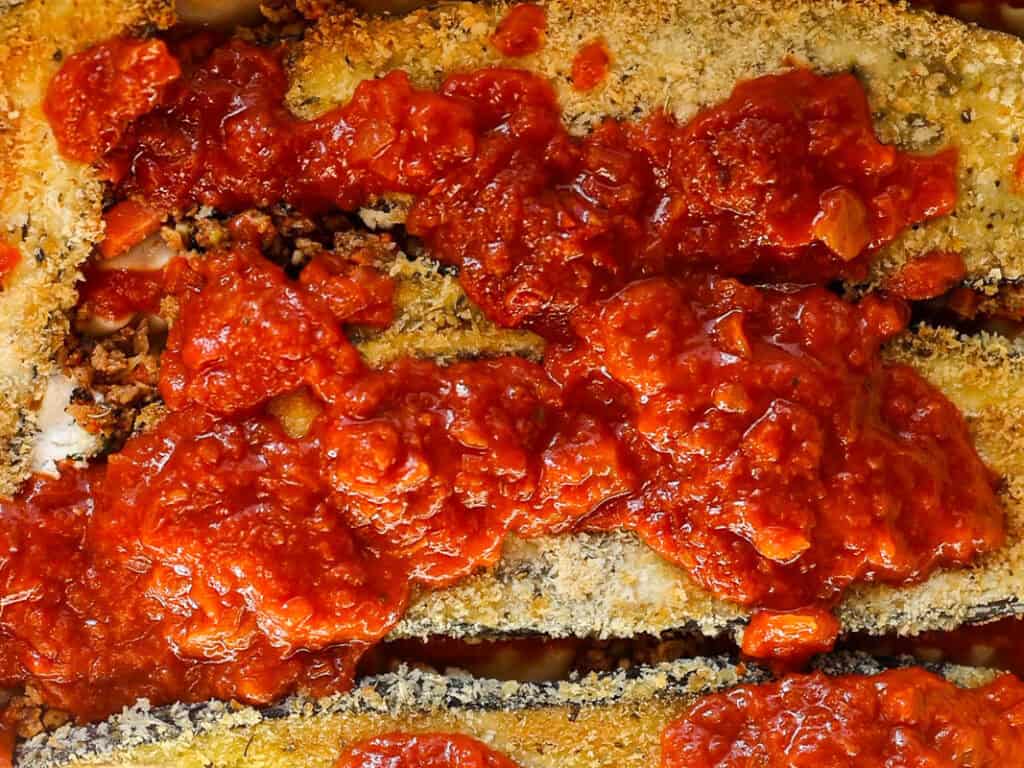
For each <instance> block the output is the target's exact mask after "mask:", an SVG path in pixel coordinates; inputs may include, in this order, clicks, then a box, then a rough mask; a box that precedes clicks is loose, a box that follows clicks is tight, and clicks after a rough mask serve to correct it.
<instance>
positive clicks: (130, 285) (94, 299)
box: [78, 264, 164, 320]
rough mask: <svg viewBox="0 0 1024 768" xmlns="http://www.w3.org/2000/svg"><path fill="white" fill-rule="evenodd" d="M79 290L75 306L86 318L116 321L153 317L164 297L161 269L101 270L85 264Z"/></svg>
mask: <svg viewBox="0 0 1024 768" xmlns="http://www.w3.org/2000/svg"><path fill="white" fill-rule="evenodd" d="M82 277H83V281H82V283H81V285H80V286H79V290H78V306H79V307H81V308H82V310H84V311H85V312H86V313H88V314H89V315H93V316H96V317H101V318H105V319H107V320H119V319H123V318H125V317H128V318H130V317H131V316H132V315H135V314H140V313H149V314H152V313H155V312H156V311H157V310H159V309H160V298H161V297H162V296H163V295H164V271H163V270H162V269H154V270H137V269H101V268H99V267H97V266H96V265H95V264H86V265H85V267H84V268H83V270H82Z"/></svg>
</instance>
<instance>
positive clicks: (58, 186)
mask: <svg viewBox="0 0 1024 768" xmlns="http://www.w3.org/2000/svg"><path fill="white" fill-rule="evenodd" d="M172 6H173V2H172V0H109V1H105V2H103V3H102V4H97V3H96V2H91V1H90V0H29V1H28V2H24V3H21V4H19V5H15V6H13V7H11V8H8V9H3V8H0V240H3V241H6V242H7V243H9V244H11V245H14V246H16V247H17V248H18V250H19V251H20V252H21V263H20V265H19V266H18V267H17V269H16V270H15V271H14V273H13V274H12V275H10V277H9V278H8V279H7V281H6V285H5V287H4V288H3V289H2V290H0V495H9V494H12V493H13V492H14V491H15V489H16V488H17V484H18V483H19V482H20V481H21V479H22V478H23V477H24V476H25V474H26V473H27V471H28V460H29V455H30V453H31V449H32V438H33V436H34V434H35V423H34V409H33V407H32V406H33V404H34V403H35V402H36V401H37V400H38V399H39V398H40V397H41V395H42V389H43V386H44V385H45V382H46V377H47V376H48V375H49V374H50V373H51V372H52V371H53V363H52V358H53V354H54V352H55V351H56V350H57V349H59V348H60V346H61V344H62V343H63V339H64V336H65V334H66V333H67V327H68V326H67V317H66V310H67V309H69V308H70V307H71V306H72V305H73V304H74V301H75V291H74V283H75V280H76V278H77V276H78V266H79V264H81V263H82V261H84V260H85V258H86V256H87V255H88V254H89V251H90V249H91V247H92V244H93V243H94V242H96V240H98V239H99V237H100V236H101V234H102V222H101V219H100V204H101V188H100V184H99V182H98V181H97V180H96V178H95V175H94V174H93V173H92V171H91V170H90V169H89V168H87V167H86V166H83V165H82V164H80V163H75V162H70V161H65V160H63V159H62V158H61V157H60V154H59V153H58V152H57V147H56V144H55V142H54V139H53V134H52V133H51V132H50V128H49V125H48V124H47V121H46V117H45V116H44V115H43V113H42V109H41V106H40V105H41V102H42V100H43V97H44V95H45V93H46V86H47V84H48V83H49V81H50V78H51V77H52V76H53V73H54V72H56V71H57V69H58V68H59V67H60V62H61V61H63V59H64V58H65V57H66V56H69V55H71V54H73V53H75V52H77V51H80V50H82V49H84V48H87V47H88V46H90V45H92V44H94V43H96V42H98V41H100V40H105V39H107V38H109V37H111V36H112V35H116V34H118V33H120V32H123V31H125V30H129V29H131V30H136V29H141V28H142V27H144V26H146V25H156V26H168V25H170V24H171V23H172V22H173V12H172Z"/></svg>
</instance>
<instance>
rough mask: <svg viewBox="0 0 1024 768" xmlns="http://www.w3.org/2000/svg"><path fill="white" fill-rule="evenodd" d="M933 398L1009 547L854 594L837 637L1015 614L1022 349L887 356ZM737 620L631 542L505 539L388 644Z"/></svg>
mask: <svg viewBox="0 0 1024 768" xmlns="http://www.w3.org/2000/svg"><path fill="white" fill-rule="evenodd" d="M885 357H886V358H887V359H888V360H890V361H891V362H899V363H906V364H908V365H910V366H912V367H913V368H915V369H916V370H917V371H918V372H920V373H921V374H922V375H923V376H924V377H925V378H926V379H927V380H928V381H930V382H931V383H932V384H933V385H935V386H936V387H938V388H939V389H940V390H941V391H943V392H944V393H945V394H946V395H947V396H948V397H949V398H950V400H952V402H953V403H955V404H956V406H957V407H958V408H959V409H960V410H961V412H962V413H963V414H964V416H965V417H966V419H967V422H968V425H969V428H970V431H971V434H972V436H973V438H974V442H975V445H976V446H977V448H978V452H979V453H980V454H981V457H982V459H984V461H985V462H986V464H988V466H989V467H990V468H991V469H992V470H994V471H995V472H996V473H997V474H998V475H999V476H1000V477H1001V478H1002V487H1001V489H1000V499H1001V501H1002V504H1003V506H1004V508H1005V510H1006V516H1007V534H1008V535H1007V544H1006V546H1004V547H1003V548H1002V549H1000V550H999V551H998V552H995V553H993V554H991V555H988V556H986V557H983V558H981V559H980V560H979V561H978V562H977V563H976V564H975V565H974V566H973V567H971V568H963V569H950V570H946V571H940V572H937V573H935V574H933V575H932V576H931V577H930V578H929V579H927V580H926V581H924V582H923V583H921V584H917V585H913V586H907V587H892V586H859V587H856V588H854V589H852V590H851V591H850V592H849V593H848V594H847V596H846V597H845V599H844V600H843V601H842V603H840V605H839V606H838V607H837V613H838V615H839V618H840V619H841V621H842V625H843V629H844V631H847V632H866V633H869V634H885V633H898V634H913V633H917V632H921V631H924V630H926V629H951V628H953V627H955V626H958V625H960V624H963V623H966V622H977V621H987V620H991V619H995V618H999V617H1002V616H1009V615H1015V614H1020V613H1024V345H1021V344H1020V343H1015V342H1012V341H1010V340H1009V339H1007V338H1006V337H1002V336H995V335H990V334H979V335H977V336H968V337H963V336H959V335H958V334H957V333H956V332H954V331H952V330H949V329H935V328H929V327H921V328H919V329H918V330H916V331H915V332H911V333H907V334H905V335H904V336H902V337H901V338H899V339H898V340H896V341H895V342H894V343H892V344H890V345H889V347H888V348H887V349H886V350H885ZM746 615H747V612H746V611H744V610H743V609H742V608H741V607H739V606H737V605H735V604H732V603H728V602H726V601H723V600H717V599H715V598H714V597H712V596H711V595H710V594H709V593H708V592H707V591H705V590H704V589H702V588H701V587H699V586H698V585H697V584H695V583H694V582H693V580H692V579H690V578H689V576H688V575H687V574H686V573H685V572H684V571H683V570H682V569H680V568H677V567H675V566H673V565H672V564H670V563H669V562H667V561H666V560H664V559H663V558H662V557H660V556H659V555H657V554H656V553H655V552H653V551H652V550H651V549H650V548H649V547H648V546H647V545H646V544H644V543H643V542H641V541H640V540H639V539H637V538H636V537H635V536H633V535H632V534H629V533H611V534H604V533H602V534H574V535H562V536H554V537H546V538H539V539H533V540H528V541H524V540H519V539H514V538H513V539H511V540H509V541H508V542H507V543H506V545H505V549H504V552H503V555H502V560H501V562H500V563H499V564H498V565H497V567H496V568H495V569H493V570H491V571H488V572H485V573H482V574H479V575H477V576H474V577H471V578H469V579H467V580H465V581H463V582H461V583H459V584H457V585H456V586H454V587H451V588H449V589H446V590H443V591H438V592H425V593H422V594H420V595H419V596H418V597H417V599H416V600H415V601H414V603H413V605H412V607H411V609H410V610H409V612H408V613H407V614H406V616H405V618H404V619H403V620H402V622H401V624H399V626H398V627H397V628H396V630H395V632H394V634H393V637H409V636H428V635H454V636H473V635H503V634H508V635H516V634H524V633H525V634H531V633H541V634H546V635H552V636H556V637H564V636H573V635H576V636H599V637H627V636H631V635H635V634H640V633H655V634H657V633H660V632H663V631H665V630H669V629H679V628H690V629H698V630H700V631H701V632H703V633H704V634H711V635H713V634H718V633H720V632H722V631H725V630H729V629H736V630H739V629H740V628H741V627H742V625H743V623H744V621H745V618H746Z"/></svg>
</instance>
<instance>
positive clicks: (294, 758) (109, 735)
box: [16, 654, 995, 768]
mask: <svg viewBox="0 0 1024 768" xmlns="http://www.w3.org/2000/svg"><path fill="white" fill-rule="evenodd" d="M911 663H913V660H911V659H889V660H882V661H879V660H876V659H873V658H871V657H869V656H864V655H859V654H858V655H852V654H841V655H836V656H835V657H827V658H825V659H823V660H822V661H821V662H820V664H819V666H820V668H821V669H822V670H823V671H825V672H826V673H828V674H832V675H840V674H869V675H870V674H877V673H878V672H881V671H883V670H884V669H887V668H892V667H894V666H906V665H908V664H911ZM930 668H931V669H932V670H933V671H936V672H938V673H940V674H942V675H944V676H945V677H946V678H947V679H949V680H951V681H953V682H955V683H956V684H958V685H961V686H964V687H974V686H978V685H983V684H985V683H987V682H989V681H990V680H992V678H993V677H994V676H995V673H994V672H993V671H991V670H986V669H980V668H968V667H957V666H952V665H944V666H939V667H930ZM768 677H769V675H768V673H767V672H766V671H765V670H763V669H761V668H758V667H751V666H744V667H737V666H734V665H732V664H731V663H729V661H728V660H726V659H723V658H712V659H686V660H682V661H674V662H669V663H665V664H660V665H658V666H653V667H635V668H633V669H631V670H629V671H626V672H623V671H619V672H615V673H602V674H591V675H588V676H587V677H584V678H582V679H577V680H572V681H563V682H546V683H514V682H500V681H496V680H483V679H478V678H472V677H467V676H460V677H443V676H440V675H436V674H433V673H428V672H423V671H418V670H403V671H400V672H398V673H395V674H387V675H382V676H380V677H374V678H368V679H366V680H364V681H363V682H362V684H361V685H360V686H359V687H358V688H357V689H356V690H354V691H352V692H351V693H348V694H345V695H341V696H336V697H332V698H329V699H324V700H320V701H311V700H308V699H298V698H296V699H291V700H288V701H286V702H283V703H282V704H280V705H277V706H274V707H269V708H266V709H261V710H257V709H251V708H239V707H231V706H229V705H226V704H223V703H219V702H210V703H205V704H194V705H176V706H173V707H163V708H159V709H150V708H148V707H146V706H144V705H137V706H136V707H133V708H131V709H129V710H126V711H125V712H124V713H123V714H121V715H119V716H115V717H113V718H111V719H110V720H108V721H106V722H105V723H101V724H97V725H88V726H83V727H71V726H65V727H63V728H60V729H58V730H57V731H54V732H53V733H49V734H42V735H40V736H37V737H35V738H33V739H31V740H29V741H27V742H25V743H24V744H22V745H21V746H20V748H19V750H18V754H17V761H16V765H17V766H18V768H78V767H79V766H83V767H84V766H96V765H102V766H124V767H125V768H127V767H129V766H131V767H134V768H143V767H145V768H150V767H152V768H157V767H158V766H159V767H163V766H175V767H176V768H236V767H237V768H241V766H246V767H247V768H263V767H264V766H266V768H271V767H273V768H291V767H293V766H294V767H295V768H298V767H299V766H302V768H329V766H331V765H332V764H333V762H334V761H335V760H336V759H337V757H338V755H339V754H340V753H341V752H342V750H343V749H344V748H345V747H346V746H347V745H349V744H352V743H354V742H356V741H359V740H361V739H365V738H369V737H372V736H375V735H380V734H384V733H388V732H391V731H395V730H402V731H411V732H416V731H421V732H422V731H454V732H459V733H465V734H469V735H472V736H475V737H477V738H479V739H482V740H484V741H486V742H487V743H488V744H490V745H491V746H492V747H493V748H494V749H497V750H500V751H502V752H504V753H506V754H507V755H508V756H509V757H511V758H512V759H513V760H516V761H517V762H518V763H519V764H520V765H523V766H531V767H532V768H546V767H547V766H550V767H551V768H603V767H604V766H608V768H613V767H614V768H649V766H652V765H657V764H658V762H659V755H660V746H659V740H660V736H661V730H662V728H663V727H664V726H665V725H666V724H667V723H668V722H669V721H670V720H672V719H673V718H675V717H677V716H679V715H680V714H682V712H683V710H684V709H685V708H686V707H687V706H688V705H690V704H691V703H693V701H694V700H696V698H697V697H699V696H700V695H702V694H706V693H711V692H714V691H720V690H723V689H726V688H730V687H732V686H734V685H737V684H740V683H756V682H759V681H763V680H766V679H768Z"/></svg>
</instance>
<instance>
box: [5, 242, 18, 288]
mask: <svg viewBox="0 0 1024 768" xmlns="http://www.w3.org/2000/svg"><path fill="white" fill-rule="evenodd" d="M20 263H21V251H19V250H18V249H17V248H15V247H14V246H13V245H10V244H8V243H5V242H4V241H3V240H0V286H2V285H3V284H4V283H5V282H6V281H7V278H8V277H9V276H10V274H11V273H12V272H13V271H14V270H15V269H17V267H18V265H19V264H20Z"/></svg>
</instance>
